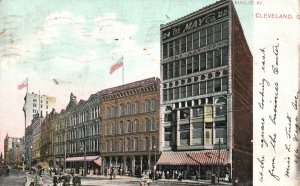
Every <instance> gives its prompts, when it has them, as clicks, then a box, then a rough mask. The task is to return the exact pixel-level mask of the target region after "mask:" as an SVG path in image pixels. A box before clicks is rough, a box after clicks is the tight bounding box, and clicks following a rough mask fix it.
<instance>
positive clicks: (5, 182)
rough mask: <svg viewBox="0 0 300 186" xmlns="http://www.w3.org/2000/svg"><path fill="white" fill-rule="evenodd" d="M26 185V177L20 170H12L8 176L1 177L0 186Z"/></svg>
mask: <svg viewBox="0 0 300 186" xmlns="http://www.w3.org/2000/svg"><path fill="white" fill-rule="evenodd" d="M25 183H26V175H25V174H24V172H22V171H20V170H16V169H11V170H10V173H9V175H8V176H6V175H2V176H0V186H10V185H11V186H12V185H13V186H21V185H22V186H24V184H25Z"/></svg>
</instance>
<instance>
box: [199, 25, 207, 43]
mask: <svg viewBox="0 0 300 186" xmlns="http://www.w3.org/2000/svg"><path fill="white" fill-rule="evenodd" d="M205 45H206V29H202V30H201V31H200V47H203V46H205Z"/></svg>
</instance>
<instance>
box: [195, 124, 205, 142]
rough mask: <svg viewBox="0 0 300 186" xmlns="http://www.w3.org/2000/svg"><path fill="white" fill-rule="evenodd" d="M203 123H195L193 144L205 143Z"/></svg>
mask: <svg viewBox="0 0 300 186" xmlns="http://www.w3.org/2000/svg"><path fill="white" fill-rule="evenodd" d="M203 137H204V136H203V123H194V124H193V145H203V142H204V140H203Z"/></svg>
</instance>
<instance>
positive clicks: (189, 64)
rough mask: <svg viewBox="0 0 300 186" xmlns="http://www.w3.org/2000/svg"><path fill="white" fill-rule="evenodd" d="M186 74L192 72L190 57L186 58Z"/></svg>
mask: <svg viewBox="0 0 300 186" xmlns="http://www.w3.org/2000/svg"><path fill="white" fill-rule="evenodd" d="M186 66H187V70H186V71H187V74H191V73H192V72H193V63H192V57H189V58H187V65H186Z"/></svg>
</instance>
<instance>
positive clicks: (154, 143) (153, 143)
mask: <svg viewBox="0 0 300 186" xmlns="http://www.w3.org/2000/svg"><path fill="white" fill-rule="evenodd" d="M151 141H152V142H151V144H152V149H154V146H155V148H157V146H156V141H155V136H152V139H151Z"/></svg>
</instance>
